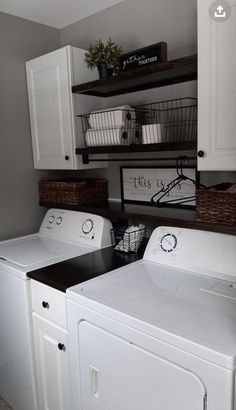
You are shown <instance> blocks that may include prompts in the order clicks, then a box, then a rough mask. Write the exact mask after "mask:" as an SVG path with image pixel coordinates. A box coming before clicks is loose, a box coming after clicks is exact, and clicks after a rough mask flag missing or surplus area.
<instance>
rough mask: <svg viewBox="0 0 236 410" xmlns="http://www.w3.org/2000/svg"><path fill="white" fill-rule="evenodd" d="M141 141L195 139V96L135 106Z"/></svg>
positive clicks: (191, 140) (186, 140)
mask: <svg viewBox="0 0 236 410" xmlns="http://www.w3.org/2000/svg"><path fill="white" fill-rule="evenodd" d="M135 109H136V111H139V114H137V115H136V116H137V117H139V122H140V123H141V124H142V137H143V143H146V144H150V143H160V142H165V143H168V142H188V141H189V142H193V141H196V140H197V98H179V99H175V100H169V101H159V102H155V103H151V104H145V105H140V106H138V107H135Z"/></svg>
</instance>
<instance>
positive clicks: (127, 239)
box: [111, 226, 146, 253]
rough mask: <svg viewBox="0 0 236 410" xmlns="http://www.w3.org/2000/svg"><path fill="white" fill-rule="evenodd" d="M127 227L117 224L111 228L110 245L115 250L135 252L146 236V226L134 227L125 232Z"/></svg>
mask: <svg viewBox="0 0 236 410" xmlns="http://www.w3.org/2000/svg"><path fill="white" fill-rule="evenodd" d="M127 228H128V227H127V226H118V227H116V228H114V229H111V241H112V245H113V247H114V249H115V250H116V251H120V252H125V253H133V252H134V253H137V252H138V250H139V248H140V246H141V245H142V243H143V241H144V239H145V237H146V228H145V227H142V228H140V229H135V228H134V229H132V230H130V231H129V232H127ZM129 229H130V227H129Z"/></svg>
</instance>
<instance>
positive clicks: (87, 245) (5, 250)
mask: <svg viewBox="0 0 236 410" xmlns="http://www.w3.org/2000/svg"><path fill="white" fill-rule="evenodd" d="M110 229H111V223H110V222H109V221H108V220H107V219H105V218H102V217H100V216H97V215H91V214H86V213H82V212H75V211H67V210H59V209H51V210H49V211H48V212H47V214H46V215H45V217H44V219H43V222H42V224H41V227H40V230H39V233H37V234H32V235H28V236H24V237H20V238H16V239H11V240H7V241H2V242H0V303H1V309H0V396H2V397H3V398H4V399H5V400H6V401H7V402H8V403H9V404H10V405H11V406H12V407H13V409H14V410H36V409H37V393H36V391H37V389H36V382H35V363H34V355H33V341H32V340H33V339H32V319H31V293H30V280H29V278H28V277H27V272H30V271H33V270H35V269H38V268H41V267H44V266H49V265H52V264H54V263H56V262H60V261H64V260H67V259H70V258H73V257H76V256H80V255H83V254H86V253H88V252H93V251H96V250H97V249H100V248H102V247H106V246H109V245H110V244H111V241H110Z"/></svg>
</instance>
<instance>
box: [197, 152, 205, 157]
mask: <svg viewBox="0 0 236 410" xmlns="http://www.w3.org/2000/svg"><path fill="white" fill-rule="evenodd" d="M204 155H205V152H204V151H201V150H200V151H198V153H197V156H198V157H199V158H203V157H204Z"/></svg>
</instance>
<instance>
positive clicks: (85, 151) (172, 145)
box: [75, 142, 197, 164]
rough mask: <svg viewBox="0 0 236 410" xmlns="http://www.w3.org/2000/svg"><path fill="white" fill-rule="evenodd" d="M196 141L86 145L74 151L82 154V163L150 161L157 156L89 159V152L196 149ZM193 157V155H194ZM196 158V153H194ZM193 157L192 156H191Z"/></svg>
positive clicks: (110, 152) (114, 152)
mask: <svg viewBox="0 0 236 410" xmlns="http://www.w3.org/2000/svg"><path fill="white" fill-rule="evenodd" d="M196 149H197V144H196V142H168V143H158V144H140V145H128V146H125V145H110V146H102V147H87V148H76V150H75V152H76V154H77V155H82V158H83V163H84V164H88V163H89V162H90V161H151V160H156V159H157V158H145V157H142V158H141V159H139V158H130V157H129V158H124V157H123V158H122V159H121V158H116V159H114V158H105V159H101V158H100V159H95V158H93V159H90V158H89V155H90V154H130V153H135V152H137V153H138V152H139V153H140V152H143V153H144V152H151V153H154V152H155V153H158V152H174V151H175V152H176V151H181V153H182V152H183V151H196ZM194 158H195V157H194ZM196 158H197V154H196ZM174 159H175V158H174V157H173V158H172V157H171V158H161V160H165V161H166V160H174ZM191 159H193V158H191Z"/></svg>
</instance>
